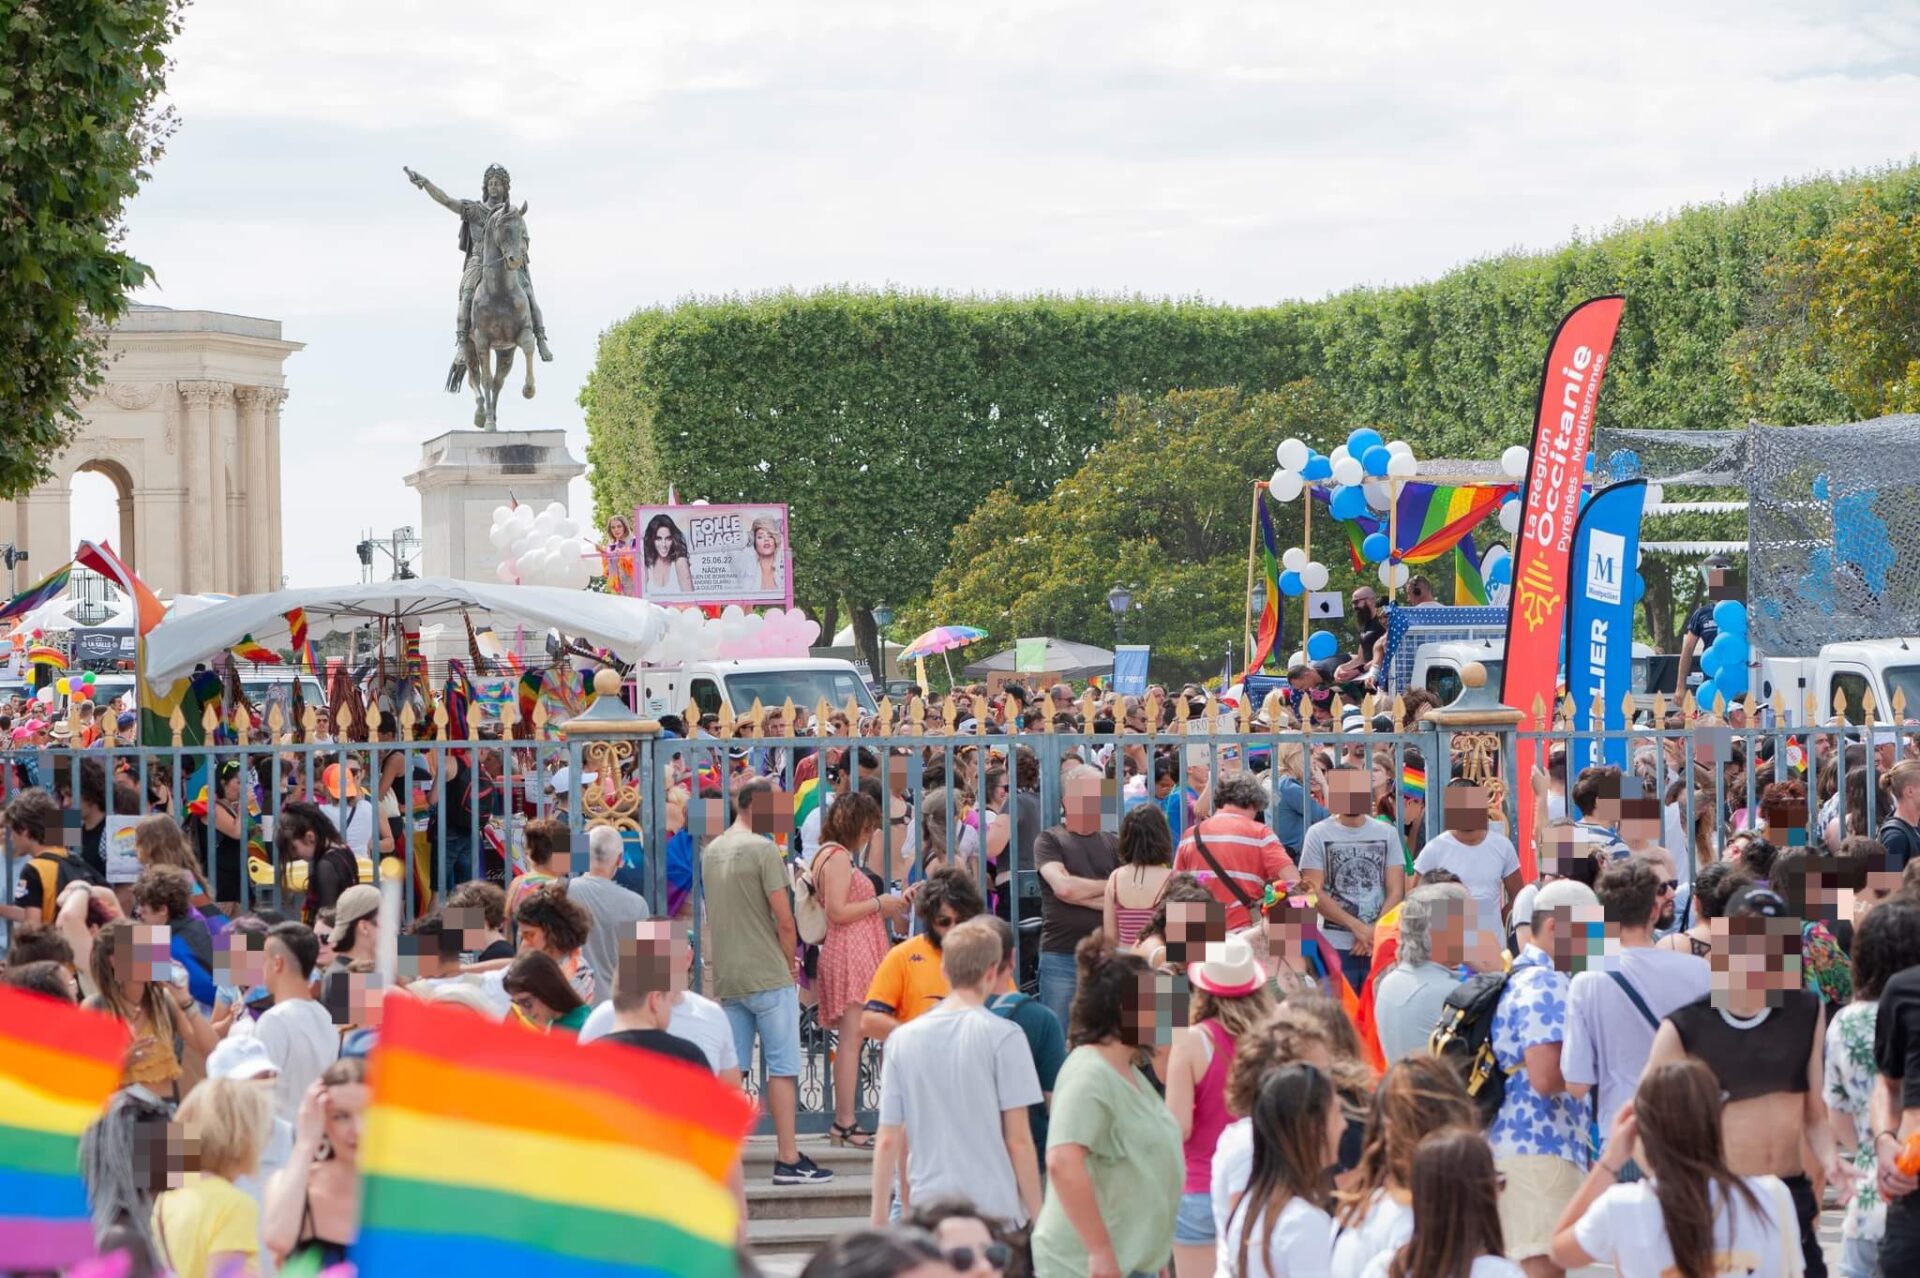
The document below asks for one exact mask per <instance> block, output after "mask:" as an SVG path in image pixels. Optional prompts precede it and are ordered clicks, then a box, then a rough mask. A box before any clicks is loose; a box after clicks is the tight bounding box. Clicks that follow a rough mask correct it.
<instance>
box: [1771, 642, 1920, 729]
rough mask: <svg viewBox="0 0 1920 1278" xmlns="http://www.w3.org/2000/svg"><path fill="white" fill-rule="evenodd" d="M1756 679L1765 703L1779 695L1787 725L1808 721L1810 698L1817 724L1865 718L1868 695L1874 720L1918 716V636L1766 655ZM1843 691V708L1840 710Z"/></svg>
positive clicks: (1919, 675) (1855, 721) (1919, 709)
mask: <svg viewBox="0 0 1920 1278" xmlns="http://www.w3.org/2000/svg"><path fill="white" fill-rule="evenodd" d="M1754 682H1755V686H1754V690H1753V691H1754V696H1755V699H1756V700H1757V701H1759V702H1760V703H1761V704H1762V705H1769V706H1770V705H1772V704H1773V700H1774V696H1775V694H1776V693H1777V694H1779V696H1780V699H1781V700H1782V701H1783V702H1784V703H1785V706H1786V713H1785V718H1786V721H1787V722H1788V723H1789V724H1794V725H1802V726H1804V725H1805V724H1806V723H1807V721H1808V711H1807V701H1808V698H1809V696H1811V698H1812V701H1813V711H1812V721H1813V722H1814V723H1825V722H1826V721H1827V720H1829V719H1832V718H1835V717H1844V718H1845V719H1846V720H1847V721H1848V722H1849V723H1865V722H1867V721H1868V718H1869V716H1868V714H1867V709H1866V707H1867V699H1868V696H1869V694H1871V696H1872V699H1873V714H1872V715H1871V718H1872V719H1873V721H1875V722H1878V723H1893V722H1896V721H1898V720H1902V719H1912V718H1920V638H1906V639H1861V640H1856V641H1854V642H1851V643H1830V644H1827V645H1825V646H1823V647H1822V648H1821V649H1820V652H1819V655H1818V656H1813V657H1762V658H1761V659H1760V663H1759V669H1758V671H1757V672H1756V678H1755V681H1754ZM1842 695H1844V698H1845V700H1844V705H1845V709H1844V710H1840V709H1837V708H1836V706H1837V705H1838V704H1840V703H1841V702H1840V698H1841V697H1842Z"/></svg>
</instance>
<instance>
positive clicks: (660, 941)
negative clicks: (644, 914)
mask: <svg viewBox="0 0 1920 1278" xmlns="http://www.w3.org/2000/svg"><path fill="white" fill-rule="evenodd" d="M692 962H693V945H692V942H691V941H690V940H689V938H688V934H687V930H686V925H685V924H683V923H671V924H670V923H668V922H667V921H666V920H664V919H652V920H648V921H646V922H644V923H639V924H636V925H635V926H634V931H633V935H632V936H631V937H622V938H621V939H620V972H619V976H618V980H619V988H620V989H621V990H622V991H625V992H629V993H640V994H671V995H676V996H677V995H679V994H680V993H682V992H684V991H685V990H686V988H687V971H688V968H689V967H691V965H692Z"/></svg>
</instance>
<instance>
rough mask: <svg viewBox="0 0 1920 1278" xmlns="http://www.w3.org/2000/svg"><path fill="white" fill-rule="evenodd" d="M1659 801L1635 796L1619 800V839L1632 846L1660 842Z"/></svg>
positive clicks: (1648, 797) (1649, 797)
mask: <svg viewBox="0 0 1920 1278" xmlns="http://www.w3.org/2000/svg"><path fill="white" fill-rule="evenodd" d="M1661 815H1662V813H1661V811H1660V800H1658V799H1655V798H1652V797H1651V796H1635V797H1633V798H1624V799H1621V800H1620V837H1621V838H1623V839H1625V840H1626V841H1627V842H1628V843H1632V844H1646V843H1658V842H1659V841H1660V819H1661Z"/></svg>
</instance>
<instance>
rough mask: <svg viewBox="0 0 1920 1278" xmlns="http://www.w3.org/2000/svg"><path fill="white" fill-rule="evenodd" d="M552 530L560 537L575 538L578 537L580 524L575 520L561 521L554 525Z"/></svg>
mask: <svg viewBox="0 0 1920 1278" xmlns="http://www.w3.org/2000/svg"><path fill="white" fill-rule="evenodd" d="M553 530H554V531H555V532H557V533H559V534H560V535H561V536H562V537H577V536H579V535H580V524H579V521H577V520H573V519H561V520H557V521H556V522H555V523H554V525H553Z"/></svg>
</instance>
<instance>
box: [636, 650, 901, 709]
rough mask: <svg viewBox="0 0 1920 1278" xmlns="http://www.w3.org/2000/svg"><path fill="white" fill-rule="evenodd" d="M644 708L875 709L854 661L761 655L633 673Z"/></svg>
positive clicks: (869, 692) (651, 667) (643, 668)
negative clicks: (791, 706)
mask: <svg viewBox="0 0 1920 1278" xmlns="http://www.w3.org/2000/svg"><path fill="white" fill-rule="evenodd" d="M634 678H635V679H636V680H637V681H638V683H639V685H640V708H641V711H642V713H644V714H649V715H655V716H658V715H663V714H685V713H686V709H687V707H688V706H689V705H694V706H698V707H699V710H700V713H701V714H703V715H706V714H718V713H720V706H721V704H722V703H723V702H724V703H725V704H727V705H730V706H731V707H733V713H734V714H736V715H744V714H747V713H749V712H751V711H752V709H753V704H754V702H756V701H758V702H759V703H760V705H761V706H762V707H764V708H766V709H772V708H773V707H775V706H779V705H784V704H786V703H787V702H788V701H792V702H793V704H794V705H796V706H801V707H804V708H805V709H807V710H812V709H813V708H814V707H815V706H816V705H818V704H819V703H820V702H822V701H825V702H826V703H827V704H828V705H830V706H832V707H834V708H835V709H839V708H840V707H842V706H844V705H846V704H847V699H848V698H849V697H851V698H852V699H853V701H854V703H855V704H856V705H858V706H859V707H860V708H861V709H862V710H866V711H877V710H878V709H879V707H878V706H876V705H875V704H874V700H873V693H872V691H871V690H869V689H868V687H867V681H866V680H865V679H863V678H861V677H860V672H859V671H858V670H856V669H855V668H854V666H853V663H852V662H850V661H840V660H836V659H834V658H830V657H757V658H751V659H748V658H742V659H739V660H733V661H695V662H690V663H688V664H686V665H683V666H658V667H655V666H643V667H641V668H640V669H639V670H637V671H635V672H634Z"/></svg>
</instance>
